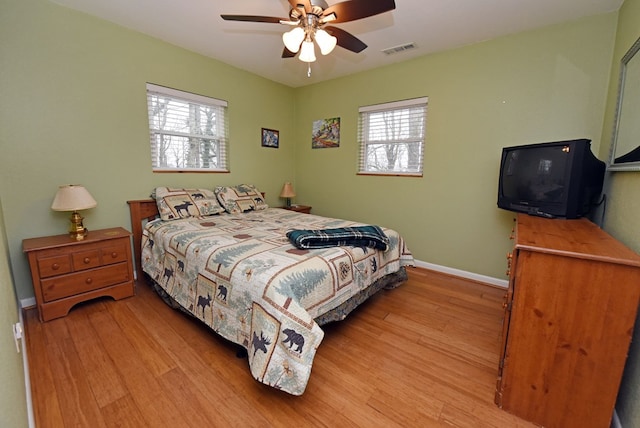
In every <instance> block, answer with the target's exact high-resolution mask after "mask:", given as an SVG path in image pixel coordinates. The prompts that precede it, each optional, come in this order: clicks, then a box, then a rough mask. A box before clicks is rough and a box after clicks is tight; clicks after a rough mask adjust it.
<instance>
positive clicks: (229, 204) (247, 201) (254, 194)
mask: <svg viewBox="0 0 640 428" xmlns="http://www.w3.org/2000/svg"><path fill="white" fill-rule="evenodd" d="M214 193H215V194H216V196H217V197H218V201H219V202H220V205H222V206H223V207H224V209H225V211H227V212H228V213H229V214H239V213H243V212H245V211H252V210H264V209H266V208H269V206H268V205H267V204H266V202H265V201H264V198H263V197H262V193H260V191H259V190H258V189H256V187H255V186H254V185H252V184H239V185H237V186H218V187H216V188H215V190H214Z"/></svg>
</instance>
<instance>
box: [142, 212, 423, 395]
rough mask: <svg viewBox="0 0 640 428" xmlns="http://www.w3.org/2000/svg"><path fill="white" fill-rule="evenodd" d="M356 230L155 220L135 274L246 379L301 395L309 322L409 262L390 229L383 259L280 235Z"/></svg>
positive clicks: (302, 222)
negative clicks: (226, 346)
mask: <svg viewBox="0 0 640 428" xmlns="http://www.w3.org/2000/svg"><path fill="white" fill-rule="evenodd" d="M358 225H359V224H358V223H354V222H350V221H345V220H338V219H330V218H325V217H320V216H315V215H310V214H300V213H296V212H293V211H288V210H283V209H278V208H269V209H266V210H261V211H249V212H245V213H241V214H220V215H216V216H209V217H201V218H188V219H178V220H171V221H162V220H160V219H158V220H154V221H151V222H149V223H148V224H147V225H146V227H145V230H144V232H143V237H142V267H143V269H144V271H145V272H146V273H147V274H149V275H150V276H151V278H153V279H154V280H155V282H156V283H157V284H158V285H159V286H160V287H162V288H163V289H164V290H165V291H166V293H167V294H168V295H169V296H170V297H171V298H172V299H173V300H174V301H175V302H177V303H178V304H179V305H180V306H182V307H183V308H184V309H186V310H187V311H188V312H189V313H191V314H192V315H193V316H195V317H197V318H199V319H200V320H201V321H203V322H204V323H205V324H207V325H208V326H209V327H210V328H211V329H213V330H214V331H215V332H216V333H218V334H220V335H221V336H223V337H225V338H226V339H228V340H230V341H232V342H235V343H237V344H239V345H242V346H243V347H244V348H246V349H247V353H248V359H249V366H250V369H251V373H252V375H253V377H254V378H255V379H257V380H258V381H260V382H262V383H264V384H267V385H270V386H272V387H275V388H278V389H281V390H283V391H286V392H288V393H290V394H294V395H301V394H302V393H303V392H304V390H305V388H306V385H307V382H308V379H309V375H310V374H311V366H312V362H313V358H314V356H315V353H316V349H317V348H318V346H319V345H320V342H321V341H322V338H323V336H324V332H323V331H322V329H321V328H320V327H319V326H318V324H317V323H316V322H315V321H314V319H315V318H317V317H318V316H320V315H322V314H324V313H326V312H328V311H330V310H332V309H333V308H336V307H337V306H339V305H341V304H342V303H344V302H346V301H347V300H349V299H350V298H351V297H352V296H355V295H356V294H358V293H360V292H362V291H363V290H365V289H366V288H367V287H369V286H370V285H371V284H372V283H374V282H375V281H376V280H378V279H380V278H382V277H384V276H385V275H387V274H390V273H393V272H396V271H398V270H400V269H401V267H403V266H407V265H413V257H412V255H411V253H410V252H409V251H408V249H407V248H406V246H405V242H404V240H403V238H402V237H401V236H400V235H399V234H398V233H397V232H395V231H393V230H391V229H385V228H382V230H383V231H384V233H385V234H386V235H387V236H388V238H389V246H388V249H387V250H386V251H381V250H375V249H372V248H368V247H349V246H342V247H331V248H322V249H311V250H309V249H299V248H296V247H295V246H293V245H292V244H291V243H290V241H289V239H288V238H287V237H286V233H287V232H288V231H290V230H292V229H329V228H340V227H348V226H358Z"/></svg>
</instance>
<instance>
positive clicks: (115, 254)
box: [111, 251, 118, 259]
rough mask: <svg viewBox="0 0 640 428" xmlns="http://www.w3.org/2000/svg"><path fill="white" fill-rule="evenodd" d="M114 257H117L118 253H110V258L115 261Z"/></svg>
mask: <svg viewBox="0 0 640 428" xmlns="http://www.w3.org/2000/svg"><path fill="white" fill-rule="evenodd" d="M116 257H118V253H116V252H115V251H114V252H112V253H111V258H112V259H115V258H116Z"/></svg>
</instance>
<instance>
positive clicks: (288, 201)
mask: <svg viewBox="0 0 640 428" xmlns="http://www.w3.org/2000/svg"><path fill="white" fill-rule="evenodd" d="M287 208H291V198H287Z"/></svg>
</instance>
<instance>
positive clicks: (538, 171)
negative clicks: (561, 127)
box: [498, 139, 605, 219]
mask: <svg viewBox="0 0 640 428" xmlns="http://www.w3.org/2000/svg"><path fill="white" fill-rule="evenodd" d="M604 171H605V163H604V162H602V161H601V160H599V159H597V158H596V157H595V156H594V155H593V153H592V152H591V140H587V139H580V140H568V141H555V142H549V143H539V144H529V145H523V146H513V147H505V148H503V149H502V160H501V162H500V178H499V182H498V207H500V208H503V209H506V210H510V211H516V212H523V213H527V214H531V215H538V216H542V217H549V218H554V217H561V218H567V219H571V218H578V217H582V216H584V215H586V214H588V213H589V211H590V210H591V208H592V207H593V206H594V205H596V204H597V202H598V199H599V198H600V193H601V192H602V184H603V181H604Z"/></svg>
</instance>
